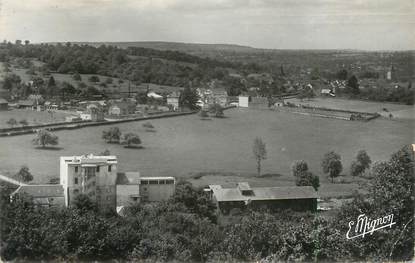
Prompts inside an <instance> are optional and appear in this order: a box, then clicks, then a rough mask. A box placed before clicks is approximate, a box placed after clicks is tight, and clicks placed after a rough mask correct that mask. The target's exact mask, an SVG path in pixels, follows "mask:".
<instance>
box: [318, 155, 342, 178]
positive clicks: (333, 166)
mask: <svg viewBox="0 0 415 263" xmlns="http://www.w3.org/2000/svg"><path fill="white" fill-rule="evenodd" d="M321 167H322V168H323V172H324V173H325V174H328V176H329V177H330V178H331V181H332V182H334V177H337V176H339V175H340V173H341V172H342V170H343V165H342V162H341V157H340V155H339V154H337V153H335V152H333V151H331V152H328V153H326V154H325V155H324V156H323V160H322V162H321Z"/></svg>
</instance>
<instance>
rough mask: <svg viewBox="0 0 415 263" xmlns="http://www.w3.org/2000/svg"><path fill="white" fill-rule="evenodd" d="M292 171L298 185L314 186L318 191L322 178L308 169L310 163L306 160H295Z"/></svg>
mask: <svg viewBox="0 0 415 263" xmlns="http://www.w3.org/2000/svg"><path fill="white" fill-rule="evenodd" d="M291 171H292V173H293V176H294V178H295V184H296V185H297V186H312V187H313V188H314V190H316V191H317V190H318V188H319V187H320V178H319V177H318V176H316V175H314V174H313V173H312V172H310V171H309V170H308V164H307V163H306V162H305V161H304V160H301V161H296V162H294V163H293V164H292V166H291Z"/></svg>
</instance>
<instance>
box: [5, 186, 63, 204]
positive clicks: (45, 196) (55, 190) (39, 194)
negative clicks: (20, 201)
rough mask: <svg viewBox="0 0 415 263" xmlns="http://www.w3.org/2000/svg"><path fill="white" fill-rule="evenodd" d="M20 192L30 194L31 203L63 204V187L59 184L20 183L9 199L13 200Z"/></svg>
mask: <svg viewBox="0 0 415 263" xmlns="http://www.w3.org/2000/svg"><path fill="white" fill-rule="evenodd" d="M22 194H24V195H27V196H30V197H31V198H32V200H33V203H34V204H35V205H38V206H46V207H50V206H64V205H65V196H64V189H63V186H62V185H60V184H49V185H21V186H19V188H17V189H16V190H15V191H14V192H13V193H12V194H11V195H10V200H11V201H13V200H14V199H15V198H18V196H19V195H22Z"/></svg>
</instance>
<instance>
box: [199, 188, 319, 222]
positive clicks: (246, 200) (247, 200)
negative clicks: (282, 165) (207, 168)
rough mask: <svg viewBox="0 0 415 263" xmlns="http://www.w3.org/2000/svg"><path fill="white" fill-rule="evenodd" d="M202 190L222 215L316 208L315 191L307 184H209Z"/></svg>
mask: <svg viewBox="0 0 415 263" xmlns="http://www.w3.org/2000/svg"><path fill="white" fill-rule="evenodd" d="M206 191H207V192H208V193H209V195H210V198H211V199H212V200H213V201H214V202H215V203H216V204H217V206H218V209H219V210H220V211H221V212H222V213H224V214H227V213H229V212H230V211H231V210H232V209H241V210H245V209H254V210H259V209H269V210H271V211H278V210H284V209H291V210H294V211H311V212H314V211H316V210H317V192H316V191H315V190H314V188H313V187H311V186H289V187H251V186H250V185H249V184H248V183H245V182H242V183H238V184H237V187H234V188H223V187H222V186H220V185H209V188H208V189H207V190H206Z"/></svg>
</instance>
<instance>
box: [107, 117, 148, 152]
mask: <svg viewBox="0 0 415 263" xmlns="http://www.w3.org/2000/svg"><path fill="white" fill-rule="evenodd" d="M150 125H151V123H150ZM143 127H145V128H146V129H152V128H154V127H153V126H152V125H151V127H149V125H148V123H145V124H144V125H143ZM102 139H104V140H105V141H106V142H107V143H120V144H124V145H125V147H127V148H132V147H138V146H139V145H140V144H141V139H140V137H139V136H138V134H136V133H132V132H128V133H125V134H122V133H121V130H120V128H118V127H111V128H109V129H108V130H105V131H103V132H102Z"/></svg>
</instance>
